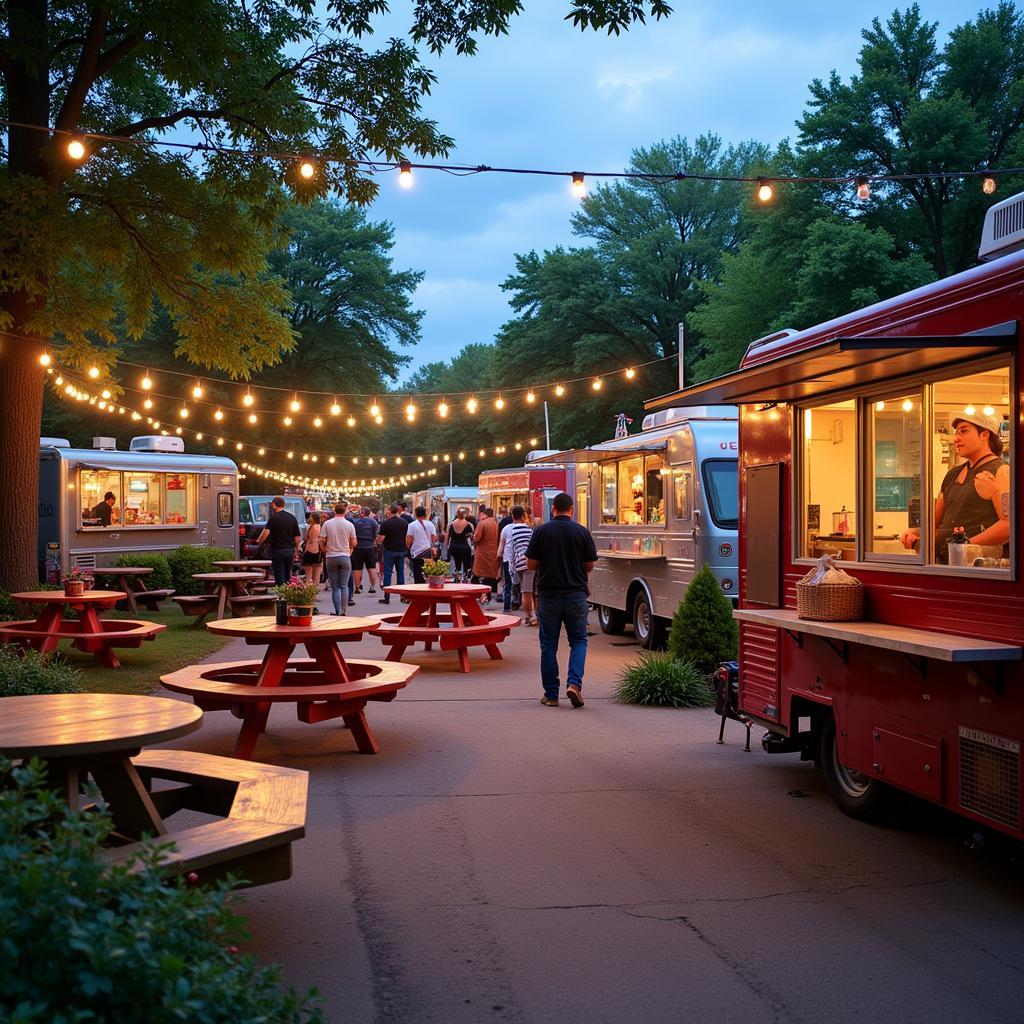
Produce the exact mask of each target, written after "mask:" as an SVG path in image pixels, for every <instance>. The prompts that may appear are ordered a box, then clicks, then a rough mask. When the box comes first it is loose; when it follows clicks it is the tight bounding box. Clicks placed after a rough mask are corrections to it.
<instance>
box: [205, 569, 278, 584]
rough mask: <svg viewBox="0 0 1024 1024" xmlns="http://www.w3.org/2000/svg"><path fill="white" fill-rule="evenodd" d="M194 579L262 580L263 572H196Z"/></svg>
mask: <svg viewBox="0 0 1024 1024" xmlns="http://www.w3.org/2000/svg"><path fill="white" fill-rule="evenodd" d="M192 579H194V580H205V581H206V582H207V583H238V582H239V581H240V580H261V579H263V573H261V572H194V573H192Z"/></svg>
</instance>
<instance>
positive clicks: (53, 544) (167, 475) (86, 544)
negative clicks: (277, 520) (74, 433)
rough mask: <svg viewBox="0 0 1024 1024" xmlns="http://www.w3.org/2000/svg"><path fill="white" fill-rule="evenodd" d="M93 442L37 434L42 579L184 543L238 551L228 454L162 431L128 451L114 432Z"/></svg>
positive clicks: (234, 475) (234, 471)
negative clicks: (203, 450)
mask: <svg viewBox="0 0 1024 1024" xmlns="http://www.w3.org/2000/svg"><path fill="white" fill-rule="evenodd" d="M93 444H94V447H93V448H72V447H71V443H70V442H69V441H67V440H66V439H64V438H49V437H43V438H40V440H39V546H38V550H37V556H38V562H39V578H40V580H41V581H44V582H46V581H49V582H57V581H58V580H59V579H60V578H61V574H62V573H63V572H67V571H68V570H70V569H72V568H75V567H78V568H81V569H90V568H95V567H97V566H107V565H111V564H112V563H113V562H114V561H115V560H116V559H117V558H118V557H119V556H121V555H124V554H139V553H143V552H145V553H166V552H169V551H173V550H174V549H175V548H178V547H180V546H181V545H182V544H199V545H215V546H218V547H227V548H231V549H232V550H233V551H234V550H237V543H238V526H237V523H238V518H237V516H238V509H237V504H238V468H237V467H236V466H235V464H234V463H233V462H232V461H231V460H230V459H225V458H223V457H219V456H215V455H186V454H185V444H184V442H183V441H182V439H181V438H180V437H164V436H162V435H161V436H156V437H135V438H132V440H131V443H130V445H129V450H128V451H118V450H117V447H116V445H117V442H116V439H115V438H106V437H98V438H94V439H93ZM108 493H109V494H112V495H113V503H112V504H108V503H107V502H104V496H105V495H106V494H108ZM105 521H106V522H108V523H109V525H105Z"/></svg>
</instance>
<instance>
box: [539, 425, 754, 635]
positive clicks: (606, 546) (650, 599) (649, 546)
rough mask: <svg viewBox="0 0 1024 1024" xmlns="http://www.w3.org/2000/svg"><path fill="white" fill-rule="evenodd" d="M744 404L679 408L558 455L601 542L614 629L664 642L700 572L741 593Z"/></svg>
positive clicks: (597, 584) (593, 584)
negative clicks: (740, 424) (739, 476)
mask: <svg viewBox="0 0 1024 1024" xmlns="http://www.w3.org/2000/svg"><path fill="white" fill-rule="evenodd" d="M737 448H738V444H737V424H736V410H735V409H734V408H732V407H730V406H723V407H718V408H670V409H663V410H661V411H660V412H657V413H654V414H652V415H650V416H647V417H646V418H645V419H644V422H643V430H642V431H641V432H640V433H638V434H633V435H631V436H629V437H622V438H617V439H616V440H614V441H605V442H604V443H602V444H596V445H593V446H592V447H590V448H579V449H576V450H574V451H569V452H559V453H558V454H556V455H551V456H548V458H549V459H552V460H557V461H559V462H563V463H571V464H573V465H574V466H575V479H576V483H575V497H574V506H575V515H576V518H577V519H578V520H579V522H581V523H583V524H584V525H585V526H587V527H588V528H589V529H590V531H591V533H592V534H593V535H594V541H595V543H596V544H597V553H598V556H599V558H598V563H597V565H596V566H595V567H594V571H593V573H592V574H591V577H590V594H591V602H592V603H593V605H594V607H595V608H596V609H597V621H598V623H599V624H600V626H601V629H602V631H603V632H605V633H611V634H618V633H622V632H623V631H624V630H625V628H626V626H627V625H632V627H633V631H634V634H635V636H636V639H637V642H638V643H639V644H640V645H641V646H642V647H646V648H653V647H660V646H662V644H663V643H664V640H665V636H666V633H667V630H668V626H669V624H670V622H671V620H672V615H673V614H674V613H675V610H676V608H677V607H678V606H679V602H680V600H681V599H682V597H683V595H684V594H685V592H686V587H687V585H688V584H689V582H690V580H692V579H693V576H694V574H695V573H696V572H697V571H698V570H699V569H700V568H701V567H702V566H704V565H709V566H710V567H711V569H712V571H713V572H714V574H715V576H716V577H717V579H718V580H719V582H720V583H721V585H722V589H723V591H725V593H726V594H728V595H729V596H730V597H732V598H733V599H735V594H736V593H737V589H738V588H737V568H736V567H737V551H736V548H737V544H736V538H737V527H738V510H737V500H738V485H737V481H736V458H737Z"/></svg>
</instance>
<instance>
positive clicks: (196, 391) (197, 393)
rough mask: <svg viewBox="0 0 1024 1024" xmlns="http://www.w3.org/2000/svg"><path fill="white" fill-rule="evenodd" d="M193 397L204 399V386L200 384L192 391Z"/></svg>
mask: <svg viewBox="0 0 1024 1024" xmlns="http://www.w3.org/2000/svg"><path fill="white" fill-rule="evenodd" d="M192 397H193V398H195V399H199V398H202V397H203V386H202V385H201V384H199V383H197V384H196V386H195V387H194V388H193V389H192Z"/></svg>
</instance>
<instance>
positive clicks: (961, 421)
mask: <svg viewBox="0 0 1024 1024" xmlns="http://www.w3.org/2000/svg"><path fill="white" fill-rule="evenodd" d="M952 426H953V430H954V431H955V433H954V436H953V447H954V448H955V449H956V454H957V455H958V456H959V458H961V459H965V460H966V462H963V463H961V464H960V465H957V466H954V467H953V468H952V469H951V470H950V471H949V472H948V473H947V474H946V476H945V479H943V481H942V487H941V489H940V492H939V496H938V497H937V498H936V499H935V559H936V561H937V562H941V563H942V564H944V565H945V564H946V563H948V562H949V549H948V544H949V539H950V537H951V536H952V535H953V528H954V527H955V526H962V527H963V528H964V532H965V533H966V534H967V541H968V543H970V544H987V545H992V546H994V547H1001V548H1003V553H1004V555H1006V554H1008V552H1009V548H1008V545H1009V542H1010V467H1009V466H1008V465H1007V464H1006V463H1005V462H1004V461H1003V460H1002V459H1001V458H1000V457H999V456H1000V454H1001V453H1002V450H1003V442H1002V439H1001V438H1000V436H999V421H998V420H997V419H996V418H995V416H987V415H985V414H984V413H979V412H976V413H972V414H971V415H970V416H967V415H961V416H957V417H956V418H955V419H954V420H953V424H952ZM920 539H921V531H920V530H917V529H914V530H907V531H906V533H904V534H903V536H902V537H901V540H902V541H903V545H904V547H908V548H912V547H916V546H917V544H918V542H919V541H920Z"/></svg>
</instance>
